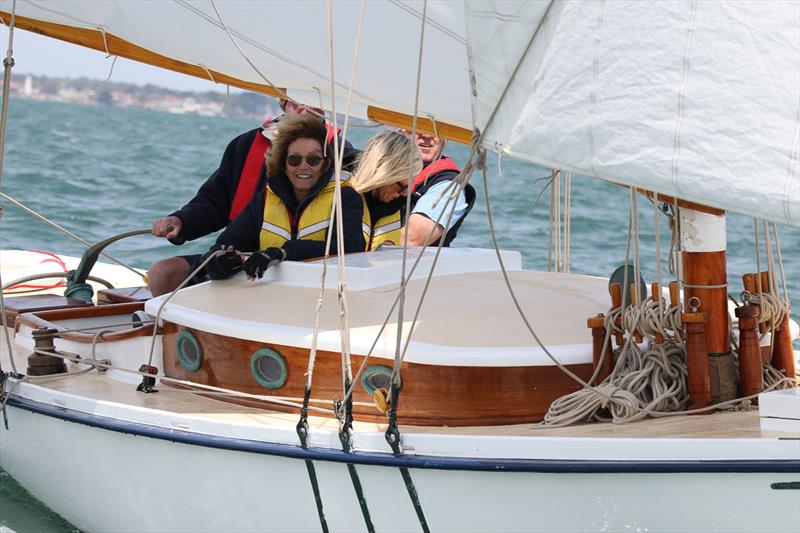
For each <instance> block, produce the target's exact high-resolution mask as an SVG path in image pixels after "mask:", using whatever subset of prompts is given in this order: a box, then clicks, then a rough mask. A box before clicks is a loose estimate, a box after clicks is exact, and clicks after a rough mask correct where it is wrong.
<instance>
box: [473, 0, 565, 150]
mask: <svg viewBox="0 0 800 533" xmlns="http://www.w3.org/2000/svg"><path fill="white" fill-rule="evenodd" d="M554 3H555V0H550V1H549V2H548V4H547V8H545V10H544V14H543V15H542V18H541V19H540V20H539V24H537V25H536V28H535V29H534V30H533V33H532V34H531V38H530V39H529V40H528V44H527V45H526V46H525V50H524V51H523V52H522V54H521V55H520V57H519V60H518V61H517V64H516V66H515V67H514V70H513V71H512V72H511V76H510V77H509V78H508V81H507V82H506V85H505V87H504V88H503V92H502V93H500V98H498V99H497V103H496V104H495V106H494V109H493V110H492V114H491V115H489V119H488V120H487V121H486V124H485V125H484V127H483V130H482V131H481V132H480V133H479V134H478V139H477V140H476V141H475V143H476V144H480V143H481V142H482V141H483V137H484V135H486V132H487V131H489V127H490V126H491V125H492V123H493V122H494V119H495V117H496V116H497V113H498V112H499V111H500V106H501V105H502V104H503V101H504V100H505V99H506V95H507V94H508V91H509V90H510V89H511V85H512V84H513V82H514V79H515V78H516V77H517V73H518V72H519V70H520V68H522V63H524V61H525V58H526V57H527V56H528V52H529V51H530V49H531V47H532V46H533V42H534V41H535V40H536V37H537V36H538V35H539V31H540V30H541V29H542V28H543V27H544V23H545V21H547V17H548V15H549V14H550V10H551V9H552V8H553V4H554ZM470 70H472V65H470Z"/></svg>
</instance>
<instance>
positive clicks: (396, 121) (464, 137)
mask: <svg viewBox="0 0 800 533" xmlns="http://www.w3.org/2000/svg"><path fill="white" fill-rule="evenodd" d="M367 117H368V118H369V119H370V120H374V121H375V122H380V123H381V124H385V125H387V126H395V127H397V128H405V129H407V130H411V125H412V123H413V121H414V117H413V116H412V115H406V114H405V113H398V112H396V111H389V110H388V109H383V108H380V107H373V106H369V107H368V108H367ZM417 131H418V132H420V133H427V134H428V135H438V137H439V138H440V139H448V140H451V141H456V142H460V143H463V144H472V132H471V131H470V130H468V129H466V128H462V127H460V126H453V125H452V124H448V123H447V122H439V121H437V122H436V128H434V127H433V122H432V121H431V120H430V119H428V118H423V117H417Z"/></svg>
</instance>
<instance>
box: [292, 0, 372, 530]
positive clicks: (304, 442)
mask: <svg viewBox="0 0 800 533" xmlns="http://www.w3.org/2000/svg"><path fill="white" fill-rule="evenodd" d="M364 6H365V0H362V2H361V9H360V11H359V18H358V26H357V27H358V29H357V32H356V44H355V50H354V60H353V70H352V72H351V77H350V88H349V90H348V99H347V112H346V114H345V123H344V129H343V130H342V149H341V152H340V153H339V154H338V156H339V157H338V160H337V159H336V155H337V154H334V161H335V162H336V163H337V169H338V170H337V172H338V173H339V177H341V160H342V158H343V157H344V148H345V143H346V142H347V126H348V124H349V117H350V105H351V101H352V88H353V85H354V83H355V72H356V64H357V62H358V59H357V58H358V53H359V50H360V42H361V29H362V23H363V18H364ZM331 33H332V32H331ZM321 97H322V94H321V93H320V98H321ZM332 100H333V98H332ZM333 118H334V121H335V120H336V115H335V113H334V117H333ZM334 126H335V124H334ZM337 137H338V136H337ZM335 142H338V141H335ZM325 148H326V149H327V142H326V143H325ZM337 185H338V187H339V188H341V183H340V182H339V183H337ZM335 210H336V202H335V201H334V202H332V203H331V213H330V216H329V223H331V224H332V223H333V218H334V215H335ZM337 233H338V232H337ZM332 236H333V232H332V231H329V232H328V233H327V235H326V239H325V259H323V266H322V274H321V277H320V292H319V296H318V297H317V308H316V313H315V318H314V333H313V335H312V341H311V349H310V350H309V357H308V367H307V371H306V384H305V389H304V393H303V404H302V407H301V409H300V420H299V421H298V423H297V426H296V429H297V435H298V437H299V438H300V445H301V446H302V447H303V448H307V447H308V434H309V429H308V403H309V401H310V398H311V385H312V381H313V375H314V366H315V364H316V356H317V345H318V340H319V323H320V318H321V314H322V305H323V302H324V298H325V280H326V277H327V267H328V261H327V258H328V257H329V256H330V247H331V238H332ZM337 238H338V237H337ZM339 240H340V241H341V239H339ZM334 414H335V413H334ZM305 464H306V471H307V472H308V477H309V481H310V483H311V488H312V490H313V492H314V501H315V503H316V507H317V515H318V516H319V520H320V527H321V528H322V531H323V532H326V533H327V531H328V524H327V521H326V519H325V511H324V508H323V504H322V495H321V493H320V490H319V482H318V480H317V473H316V468H315V467H314V463H313V461H311V460H306V461H305Z"/></svg>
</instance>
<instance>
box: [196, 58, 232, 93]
mask: <svg viewBox="0 0 800 533" xmlns="http://www.w3.org/2000/svg"><path fill="white" fill-rule="evenodd" d="M197 66H198V67H200V68H201V69H203V70H205V71H206V74H208V79H210V80H211V83H214V84H216V83H217V80H215V79H214V76H212V75H211V71H210V70H208V68H206V66H205V65H204V64H202V63H198V64H197ZM228 90H230V85H228ZM228 96H230V93H229V94H228Z"/></svg>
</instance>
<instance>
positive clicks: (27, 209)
mask: <svg viewBox="0 0 800 533" xmlns="http://www.w3.org/2000/svg"><path fill="white" fill-rule="evenodd" d="M1 164H2V163H0V165H1ZM0 198H3V199H4V200H7V201H8V202H10V203H11V204H12V205H14V206H15V207H18V208H19V209H21V210H23V211H24V212H26V213H28V214H29V215H31V216H33V217H34V218H36V219H38V220H41V221H42V222H44V223H45V224H47V225H49V226H51V227H53V228H55V229H56V230H58V231H60V232H61V233H62V234H64V235H66V236H67V237H69V238H71V239H73V240H75V241H78V242H79V243H81V244H83V245H84V246H86V247H87V248H88V247H91V246H93V245H92V243H90V242H89V241H87V240H85V239H81V238H80V237H78V236H77V235H75V234H74V233H72V232H71V231H69V230H67V229H66V228H63V227H62V226H60V225H58V224H57V223H55V222H53V221H52V220H50V219H49V218H47V217H45V216H44V215H42V214H40V213H38V212H37V211H35V210H34V209H32V208H30V207H28V206H26V205H25V204H23V203H22V202H20V201H19V200H15V199H14V198H12V197H10V196H9V195H7V194H5V193H3V192H0ZM100 255H102V256H104V257H105V258H107V259H108V260H110V261H113V262H114V263H116V264H118V265H119V266H121V267H123V268H126V269H128V270H129V271H131V272H133V273H134V274H136V275H137V276H139V277H141V278H142V279H144V278H145V275H144V274H142V273H141V272H139V271H138V270H136V269H135V268H133V267H132V266H130V265H127V264H125V263H124V262H122V261H120V260H119V259H117V258H116V257H114V256H112V255H109V254H108V253H107V252H105V251H103V252H100Z"/></svg>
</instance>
